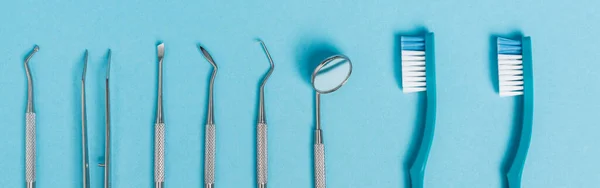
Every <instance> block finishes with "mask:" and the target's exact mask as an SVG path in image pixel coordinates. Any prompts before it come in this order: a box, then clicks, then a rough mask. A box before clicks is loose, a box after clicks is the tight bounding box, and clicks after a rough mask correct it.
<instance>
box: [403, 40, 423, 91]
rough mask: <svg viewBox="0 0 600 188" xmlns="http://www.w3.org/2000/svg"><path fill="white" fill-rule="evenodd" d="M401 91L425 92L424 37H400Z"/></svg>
mask: <svg viewBox="0 0 600 188" xmlns="http://www.w3.org/2000/svg"><path fill="white" fill-rule="evenodd" d="M400 49H401V50H402V91H403V92H404V93H414V92H421V91H426V90H427V84H426V78H425V77H426V74H425V67H426V66H425V50H426V49H425V36H402V37H401V38H400Z"/></svg>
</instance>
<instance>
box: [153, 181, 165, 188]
mask: <svg viewBox="0 0 600 188" xmlns="http://www.w3.org/2000/svg"><path fill="white" fill-rule="evenodd" d="M163 187H165V183H164V182H156V183H154V188H163Z"/></svg>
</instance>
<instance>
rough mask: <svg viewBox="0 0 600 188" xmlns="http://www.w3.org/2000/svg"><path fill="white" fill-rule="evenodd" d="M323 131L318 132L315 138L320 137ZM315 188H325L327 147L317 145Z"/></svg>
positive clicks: (320, 144) (321, 144)
mask: <svg viewBox="0 0 600 188" xmlns="http://www.w3.org/2000/svg"><path fill="white" fill-rule="evenodd" d="M320 135H321V130H316V132H315V136H317V138H318V137H320ZM314 149H315V151H314V152H315V169H314V170H315V188H325V145H324V144H323V143H322V142H321V143H315V148H314Z"/></svg>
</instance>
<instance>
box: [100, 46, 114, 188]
mask: <svg viewBox="0 0 600 188" xmlns="http://www.w3.org/2000/svg"><path fill="white" fill-rule="evenodd" d="M110 62H111V51H110V49H109V50H108V61H107V67H106V79H105V81H104V84H105V87H106V88H105V90H104V97H105V101H104V105H105V116H104V117H105V124H106V126H105V138H104V163H102V164H100V166H101V167H104V188H109V187H110V81H109V78H110Z"/></svg>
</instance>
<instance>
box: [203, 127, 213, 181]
mask: <svg viewBox="0 0 600 188" xmlns="http://www.w3.org/2000/svg"><path fill="white" fill-rule="evenodd" d="M204 144H205V146H204V147H205V148H204V187H205V188H213V187H214V184H215V155H216V128H215V125H214V124H208V125H206V132H205V142H204Z"/></svg>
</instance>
